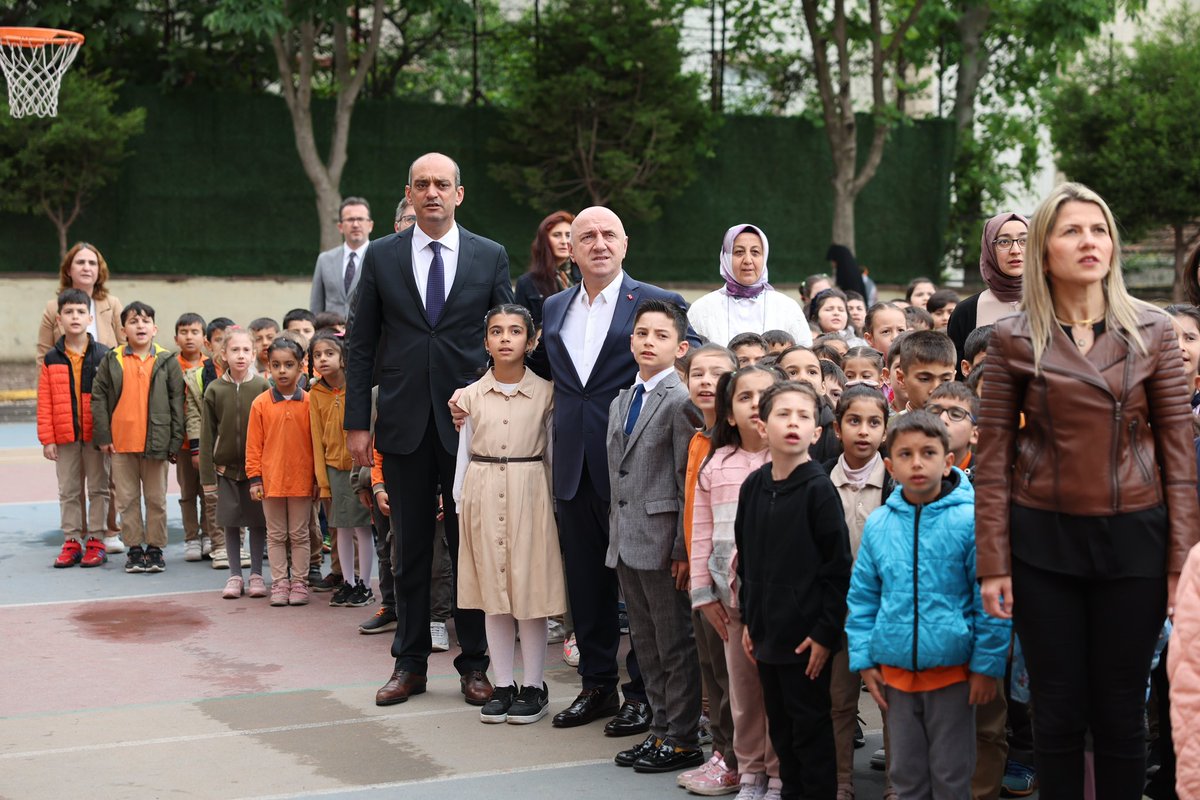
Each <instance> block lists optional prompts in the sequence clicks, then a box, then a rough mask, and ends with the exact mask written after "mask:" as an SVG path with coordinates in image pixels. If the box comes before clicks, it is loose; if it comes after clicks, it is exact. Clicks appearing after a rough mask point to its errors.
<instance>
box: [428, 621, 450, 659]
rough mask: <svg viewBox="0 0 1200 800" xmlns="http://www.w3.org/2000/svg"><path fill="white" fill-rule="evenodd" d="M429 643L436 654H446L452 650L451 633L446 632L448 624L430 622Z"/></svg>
mask: <svg viewBox="0 0 1200 800" xmlns="http://www.w3.org/2000/svg"><path fill="white" fill-rule="evenodd" d="M429 641H430V648H431V649H432V650H433V651H434V652H435V653H445V652H446V651H447V650H449V649H450V631H448V630H446V623H444V622H438V621H437V620H432V619H431V620H430V621H429Z"/></svg>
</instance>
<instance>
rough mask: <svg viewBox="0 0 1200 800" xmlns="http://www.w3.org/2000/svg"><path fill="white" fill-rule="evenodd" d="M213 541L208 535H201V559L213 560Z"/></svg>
mask: <svg viewBox="0 0 1200 800" xmlns="http://www.w3.org/2000/svg"><path fill="white" fill-rule="evenodd" d="M212 549H213V547H212V539H211V538H210V537H209V535H208V534H207V533H202V534H200V557H201V558H212Z"/></svg>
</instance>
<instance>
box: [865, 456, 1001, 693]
mask: <svg viewBox="0 0 1200 800" xmlns="http://www.w3.org/2000/svg"><path fill="white" fill-rule="evenodd" d="M897 489H899V487H897ZM847 604H848V606H849V617H848V618H847V620H846V635H847V638H848V640H849V648H850V669H851V670H852V671H854V672H858V671H860V670H864V669H869V668H871V667H876V666H879V665H881V664H884V665H887V666H891V667H899V668H900V669H906V670H911V671H913V672H919V671H921V670H926V669H930V668H932V667H954V666H959V665H962V664H966V665H968V669H970V671H971V672H975V673H980V674H983V675H990V676H992V677H996V678H1000V677H1003V676H1004V667H1005V660H1006V658H1007V655H1008V644H1009V638H1010V635H1011V630H1012V625H1011V623H1010V622H1009V621H1008V620H1001V619H995V618H993V617H990V616H988V615H987V614H985V613H984V611H983V599H982V597H981V596H980V594H979V584H978V583H977V582H976V580H975V490H974V488H972V486H971V484H970V482H969V481H968V480H967V478H966V476H965V475H964V474H963V473H962V471H961V470H959V469H958V468H957V467H955V468H954V469H953V470H952V471H951V473H950V475H949V476H948V477H947V478H945V479H943V481H942V492H941V494H940V495H939V496H938V498H937V500H934V501H933V502H932V503H928V504H926V505H923V506H914V505H913V504H911V503H909V502H908V500H906V499H905V498H904V492H903V491H895V492H892V494H891V496H889V497H888V499H887V503H885V504H884V505H882V506H880V507H879V508H877V509H876V510H875V511H874V513H872V514H871V516H870V517H869V518H868V519H867V524H866V527H865V528H864V530H863V539H862V545H861V546H860V547H859V551H858V560H857V561H856V562H855V564H854V573H853V575H852V577H851V579H850V594H849V597H848V598H847Z"/></svg>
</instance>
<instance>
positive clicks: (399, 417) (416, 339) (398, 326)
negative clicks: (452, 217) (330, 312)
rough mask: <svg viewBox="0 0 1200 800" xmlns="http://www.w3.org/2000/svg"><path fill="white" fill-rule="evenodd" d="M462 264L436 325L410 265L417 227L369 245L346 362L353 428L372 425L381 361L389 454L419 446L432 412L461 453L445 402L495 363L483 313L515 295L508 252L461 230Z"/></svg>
mask: <svg viewBox="0 0 1200 800" xmlns="http://www.w3.org/2000/svg"><path fill="white" fill-rule="evenodd" d="M458 230H459V248H460V250H459V254H458V269H457V271H456V272H455V274H454V284H453V285H452V286H451V287H450V292H449V293H448V294H447V295H446V306H445V308H444V309H443V310H442V315H441V317H440V318H439V319H438V323H437V325H430V324H429V317H428V316H427V315H426V313H425V305H424V304H423V303H422V302H421V295H420V293H419V292H418V291H417V281H416V278H415V277H414V276H413V268H412V232H413V228H409V229H408V230H406V231H403V232H402V233H393V234H391V235H390V236H385V237H383V238H382V239H376V240H375V241H373V242H371V245H370V247H368V248H367V254H366V256H364V257H363V263H362V277H361V278H360V279H359V284H358V293H357V298H356V300H355V306H354V326H353V327H352V328H351V329H350V355H349V363H348V364H347V365H346V417H345V426H346V430H356V431H365V430H370V428H371V383H372V375H373V373H374V371H375V359H376V354H377V353H378V357H379V400H378V409H379V413H378V416H377V419H376V422H375V447H376V449H378V450H379V452H381V453H398V454H407V453H411V452H413V451H414V450H416V449H417V446H418V445H420V443H421V439H422V437H423V436H424V435H425V427H426V424H427V422H428V420H429V414H430V411H431V409H432V413H433V417H434V420H435V421H436V423H437V431H438V437H439V439H440V440H441V443H442V446H443V447H445V448H446V450H448V451H449V452H451V453H454V452H456V451H457V450H458V434H457V433H456V432H455V430H454V423H453V421H452V420H451V418H450V408H449V406H448V405H447V402H448V401H449V400H450V395H452V394H453V393H454V390H455V389H458V388H460V387H462V386H466V385H467V384H468V383H471V382H473V381H475V380H476V379H477V378H478V377H479V374H478V371H479V369H480V368H481V367H483V366H484V365H485V364H486V363H487V356H486V354H485V352H484V349H483V339H484V324H483V321H484V317H485V316H486V314H487V312H488V310H489V309H491V308H492V307H493V306H496V305H499V304H500V303H511V302H512V300H513V293H512V282H511V280H510V279H509V276H508V253H506V252H505V250H504V248H503V247H501V246H500V245H498V244H496V243H495V242H493V241H491V240H490V239H485V238H483V237H482V236H476V235H475V234H473V233H471V232H470V231H468V230H467V229H466V228H463V227H462V226H459V229H458Z"/></svg>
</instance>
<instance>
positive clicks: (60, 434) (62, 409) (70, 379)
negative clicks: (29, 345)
mask: <svg viewBox="0 0 1200 800" xmlns="http://www.w3.org/2000/svg"><path fill="white" fill-rule="evenodd" d="M107 352H108V348H107V347H105V346H104V345H102V344H100V343H99V342H97V341H94V340H93V339H92V335H91V334H90V333H89V334H88V348H87V351H86V352H85V353H84V354H83V368H82V369H81V370H80V386H81V389H82V392H83V398H82V399H83V409H82V413H80V411H81V410H80V409H78V408H76V406H75V375H74V373H73V372H72V370H71V359H70V358H68V357H67V346H66V337H62V336H60V337H59V338H58V341H57V342H55V344H54V347H52V348H50V349H49V350H47V351H46V355H45V356H43V357H42V366H41V372H40V374H39V375H38V403H37V425H38V441H40V442H41V443H42V444H44V445H45V444H70V443H71V442H77V441H79V442H90V441H91V440H92V379H93V378H95V377H96V367H97V365H99V363H100V359H101V358H103V357H104V354H105V353H107Z"/></svg>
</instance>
